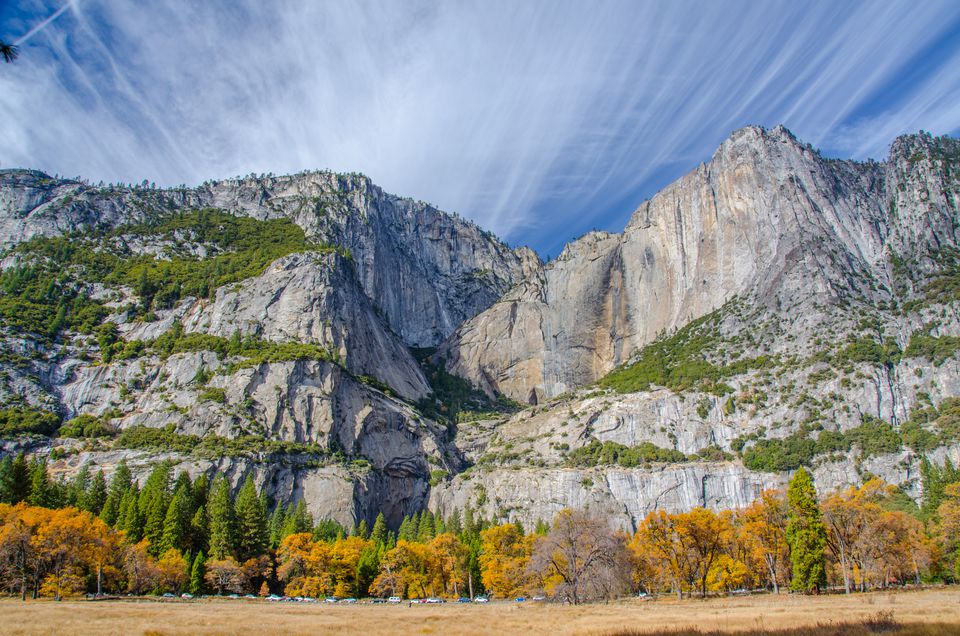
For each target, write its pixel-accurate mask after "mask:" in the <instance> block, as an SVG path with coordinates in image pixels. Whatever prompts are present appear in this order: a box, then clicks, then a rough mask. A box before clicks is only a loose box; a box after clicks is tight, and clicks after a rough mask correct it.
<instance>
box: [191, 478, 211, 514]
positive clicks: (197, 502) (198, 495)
mask: <svg viewBox="0 0 960 636" xmlns="http://www.w3.org/2000/svg"><path fill="white" fill-rule="evenodd" d="M209 494H210V480H209V479H207V476H206V475H200V476H199V477H197V479H196V480H195V481H194V482H193V509H194V510H196V509H197V508H206V507H207V497H208V496H209Z"/></svg>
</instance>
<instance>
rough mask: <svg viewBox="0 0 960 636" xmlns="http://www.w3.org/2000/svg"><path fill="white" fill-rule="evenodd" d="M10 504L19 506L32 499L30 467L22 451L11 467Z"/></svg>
mask: <svg viewBox="0 0 960 636" xmlns="http://www.w3.org/2000/svg"><path fill="white" fill-rule="evenodd" d="M9 496H10V503H12V504H18V503H20V502H21V501H26V500H27V499H28V498H29V497H30V466H29V465H28V464H27V456H26V455H24V454H23V452H22V451H21V452H20V454H19V455H17V457H16V459H14V460H13V464H12V465H11V467H10V493H9Z"/></svg>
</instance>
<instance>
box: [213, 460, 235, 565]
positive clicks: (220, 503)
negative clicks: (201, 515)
mask: <svg viewBox="0 0 960 636" xmlns="http://www.w3.org/2000/svg"><path fill="white" fill-rule="evenodd" d="M207 517H208V518H209V519H210V539H209V544H210V552H209V554H210V557H211V558H213V559H218V560H219V559H225V558H227V557H228V556H231V555H233V553H234V544H235V537H236V530H235V519H234V513H233V498H232V497H231V496H230V484H228V483H227V480H226V479H225V478H224V477H219V478H218V479H217V481H216V482H215V483H214V484H213V493H212V494H211V495H210V500H209V501H208V502H207Z"/></svg>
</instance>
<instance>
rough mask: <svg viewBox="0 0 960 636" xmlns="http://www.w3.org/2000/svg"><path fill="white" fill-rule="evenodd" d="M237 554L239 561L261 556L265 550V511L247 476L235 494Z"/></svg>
mask: <svg viewBox="0 0 960 636" xmlns="http://www.w3.org/2000/svg"><path fill="white" fill-rule="evenodd" d="M236 519H237V554H238V556H239V558H240V560H241V561H246V560H247V559H249V558H251V557H254V556H257V555H258V554H262V553H263V552H264V551H265V550H266V549H267V541H268V538H269V537H268V535H267V510H266V507H265V506H264V502H263V499H261V498H260V496H259V495H258V494H257V487H256V486H254V484H253V477H252V476H251V475H247V479H246V480H245V481H244V482H243V486H242V487H241V488H240V492H239V493H238V494H237V505H236Z"/></svg>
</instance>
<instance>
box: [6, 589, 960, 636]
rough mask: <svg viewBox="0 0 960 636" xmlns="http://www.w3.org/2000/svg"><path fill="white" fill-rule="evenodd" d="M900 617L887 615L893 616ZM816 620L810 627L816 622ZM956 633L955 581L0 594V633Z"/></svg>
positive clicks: (959, 592)
mask: <svg viewBox="0 0 960 636" xmlns="http://www.w3.org/2000/svg"><path fill="white" fill-rule="evenodd" d="M891 613H892V618H893V622H895V623H896V624H897V625H893V624H891V621H890V620H889V619H890V617H891ZM818 625H819V626H820V627H819V628H817V626H818ZM727 632H740V633H741V634H789V635H790V636H794V635H799V634H821V635H829V636H833V635H834V634H837V635H839V634H844V635H846V634H851V635H853V636H857V635H859V634H863V635H867V634H875V633H886V634H899V635H903V636H905V635H907V634H918V635H928V636H940V635H946V634H960V588H943V589H934V590H923V591H898V592H875V593H871V594H855V595H852V596H849V597H845V596H821V597H802V596H790V595H781V596H779V597H777V596H772V595H760V596H749V597H738V598H725V599H710V600H706V601H700V600H684V601H676V600H674V599H666V598H661V599H659V600H637V599H631V600H626V601H620V602H617V603H611V604H609V605H586V606H581V607H567V606H558V605H541V604H534V603H529V602H528V603H523V604H518V603H491V604H489V605H486V606H476V605H458V604H455V603H452V604H446V605H441V606H430V605H420V606H414V607H408V606H407V605H406V604H403V605H400V606H386V605H346V606H345V605H335V606H332V605H326V604H315V605H313V604H310V605H307V604H292V603H290V604H287V603H283V604H281V603H268V602H266V601H246V600H226V599H224V600H198V601H179V600H178V601H173V602H162V601H132V600H131V601H124V600H115V601H64V602H60V603H57V602H54V601H46V600H43V601H27V602H25V603H21V602H20V601H19V600H12V599H5V600H2V601H0V633H3V634H11V635H12V634H67V635H69V636H81V635H83V634H98V635H104V634H143V635H161V634H162V635H167V634H170V635H174V634H248V633H249V634H258V635H267V634H304V635H307V634H310V635H314V634H364V635H365V636H378V635H381V634H444V635H451V636H454V635H459V634H521V635H523V636H536V635H538V634H547V635H549V636H562V635H565V634H598V635H600V634H602V635H621V634H623V635H627V634H630V635H632V634H657V633H668V634H676V635H681V634H682V635H685V634H714V633H727Z"/></svg>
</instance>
